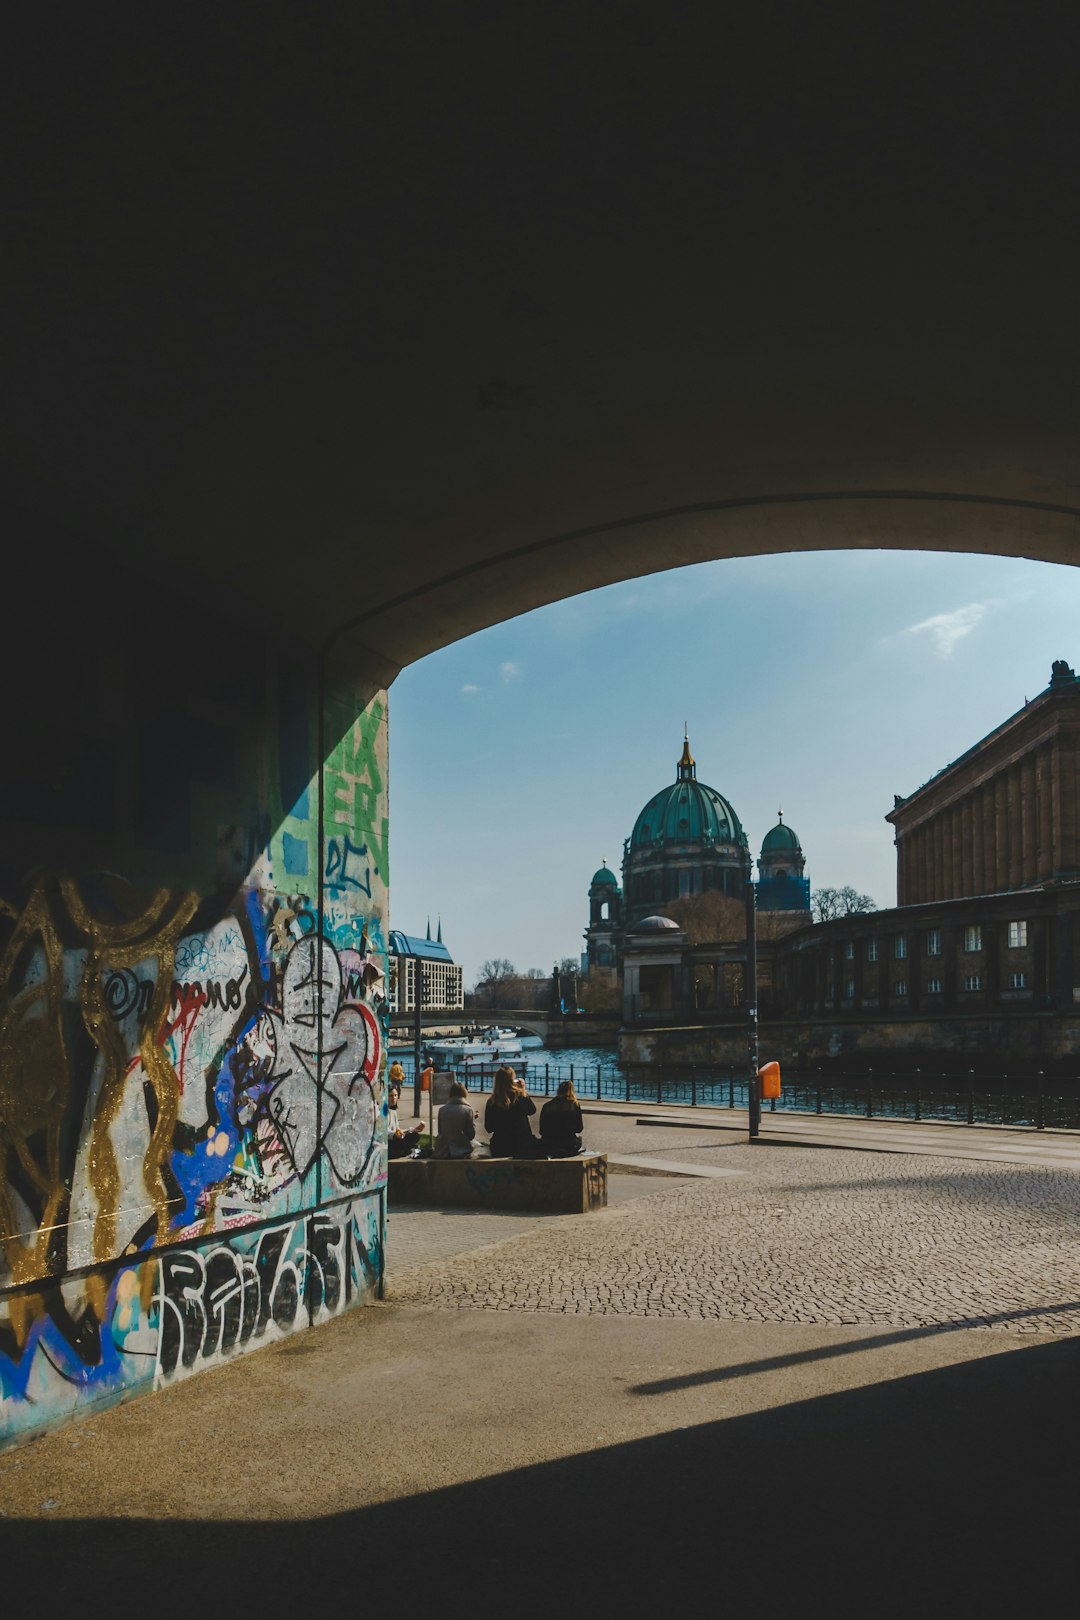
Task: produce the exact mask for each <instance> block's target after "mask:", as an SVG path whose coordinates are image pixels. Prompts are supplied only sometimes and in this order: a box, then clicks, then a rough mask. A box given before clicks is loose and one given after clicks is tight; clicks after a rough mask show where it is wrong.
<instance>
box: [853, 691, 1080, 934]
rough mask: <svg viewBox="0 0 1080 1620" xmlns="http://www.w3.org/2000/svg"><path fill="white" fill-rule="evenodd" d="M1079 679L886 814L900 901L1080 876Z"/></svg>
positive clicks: (1046, 695) (1028, 706) (1049, 694)
mask: <svg viewBox="0 0 1080 1620" xmlns="http://www.w3.org/2000/svg"><path fill="white" fill-rule="evenodd" d="M1078 775H1080V680H1078V679H1077V677H1076V675H1075V674H1074V672H1073V671H1072V669H1070V667H1069V665H1068V664H1067V663H1065V661H1064V660H1063V659H1058V660H1056V661H1055V663H1054V664H1053V667H1052V669H1051V675H1050V684H1049V686H1048V687H1047V688H1046V689H1045V691H1043V692H1040V694H1039V695H1038V697H1036V698H1034V699H1032V701H1031V702H1030V703H1029V702H1027V701H1025V703H1024V707H1023V708H1022V709H1020V710H1018V711H1017V713H1016V714H1014V715H1011V716H1010V717H1009V719H1008V720H1006V721H1005V722H1004V723H1003V724H1002V725H1000V726H998V727H997V728H996V729H995V730H994V731H992V732H990V734H989V736H986V737H984V738H983V739H982V740H981V742H977V743H976V744H975V745H974V747H973V748H969V749H968V750H967V752H966V753H964V754H961V756H960V758H959V759H956V760H954V761H953V762H952V764H950V765H946V766H945V768H944V770H942V771H939V772H938V774H937V775H936V776H934V777H932V778H931V779H930V781H929V782H927V783H926V784H925V785H924V786H923V787H921V788H917V789H916V791H915V792H914V793H912V794H910V795H909V796H908V797H907V798H902V797H900V796H899V795H898V796H897V798H896V802H895V805H894V808H893V810H892V812H891V813H890V814H889V815H888V816H887V817H886V818H885V819H886V820H887V821H889V822H891V823H892V825H893V827H894V828H895V830H896V895H897V902H898V904H900V905H902V906H907V905H920V904H923V903H924V902H926V901H931V900H953V899H958V898H960V897H962V896H968V895H978V894H997V893H1001V892H1002V891H1004V890H1011V889H1019V888H1023V887H1025V886H1026V885H1031V884H1037V883H1060V882H1063V881H1071V880H1074V879H1076V878H1080V818H1078V809H1080V787H1078Z"/></svg>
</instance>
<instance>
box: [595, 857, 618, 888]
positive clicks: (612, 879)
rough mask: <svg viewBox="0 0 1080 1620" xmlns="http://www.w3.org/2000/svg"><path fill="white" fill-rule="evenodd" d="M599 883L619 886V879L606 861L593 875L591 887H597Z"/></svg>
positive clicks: (613, 886)
mask: <svg viewBox="0 0 1080 1620" xmlns="http://www.w3.org/2000/svg"><path fill="white" fill-rule="evenodd" d="M598 883H601V884H602V883H609V884H610V885H611V887H612V888H617V887H618V883H619V880H618V878H617V877H616V876H615V874H614V872H613V871H612V870H611V868H610V866H609V865H608V863H607V862H606V861H605V862H604V864H603V865H602V866H601V867H600V869H599V871H597V872H594V873H593V875H592V885H591V887H592V888H594V889H595V888H596V886H597V884H598Z"/></svg>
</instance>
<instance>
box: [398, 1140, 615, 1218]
mask: <svg viewBox="0 0 1080 1620" xmlns="http://www.w3.org/2000/svg"><path fill="white" fill-rule="evenodd" d="M607 1170H608V1166H607V1155H606V1154H604V1153H578V1154H576V1155H575V1157H574V1158H572V1159H492V1158H490V1157H487V1156H484V1157H476V1158H471V1159H391V1160H390V1162H389V1164H388V1165H387V1177H388V1180H387V1189H386V1192H387V1200H388V1202H389V1203H390V1204H391V1206H392V1205H394V1204H426V1205H429V1206H430V1207H431V1208H433V1209H450V1208H454V1209H462V1208H463V1209H529V1210H537V1211H540V1212H541V1213H543V1214H547V1215H587V1214H588V1213H589V1212H590V1210H594V1209H603V1208H604V1207H605V1206H606V1204H607Z"/></svg>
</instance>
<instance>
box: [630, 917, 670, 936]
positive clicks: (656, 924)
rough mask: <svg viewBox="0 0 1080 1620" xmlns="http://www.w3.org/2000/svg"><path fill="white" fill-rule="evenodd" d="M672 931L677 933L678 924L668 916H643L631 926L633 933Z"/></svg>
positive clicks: (666, 932) (663, 932) (664, 932)
mask: <svg viewBox="0 0 1080 1620" xmlns="http://www.w3.org/2000/svg"><path fill="white" fill-rule="evenodd" d="M673 931H674V932H675V933H676V934H677V933H678V931H679V925H678V923H677V922H674V921H673V920H672V918H670V917H643V918H642V919H641V921H640V922H639V923H635V924H634V927H633V932H634V933H635V934H670V933H672V932H673Z"/></svg>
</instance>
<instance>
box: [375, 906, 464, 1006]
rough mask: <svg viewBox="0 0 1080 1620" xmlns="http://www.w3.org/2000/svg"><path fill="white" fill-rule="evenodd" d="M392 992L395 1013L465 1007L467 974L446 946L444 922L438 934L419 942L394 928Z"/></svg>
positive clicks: (390, 944)
mask: <svg viewBox="0 0 1080 1620" xmlns="http://www.w3.org/2000/svg"><path fill="white" fill-rule="evenodd" d="M388 940H389V958H390V975H389V977H390V991H389V997H388V999H389V1003H390V1011H391V1012H392V1013H409V1012H415V1011H416V1010H417V1004H418V1001H419V1007H420V1010H421V1012H456V1011H458V1010H459V1009H460V1008H462V1007H464V1005H465V986H464V983H463V971H462V969H461V968H460V967H459V966H458V964H457V963H456V962H455V961H454V959H453V957H452V956H451V955H450V952H449V951H448V950H447V948H446V946H445V945H444V944H443V937H442V923H441V922H440V923H439V929H438V935H437V937H436V938H435V939H432V937H431V924H430V923H429V924H428V930H427V937H426V938H425V939H419V938H416V937H414V936H413V935H411V934H403V933H401V932H400V931H399V930H398V929H396V928H391V930H390V932H389V935H388Z"/></svg>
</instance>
